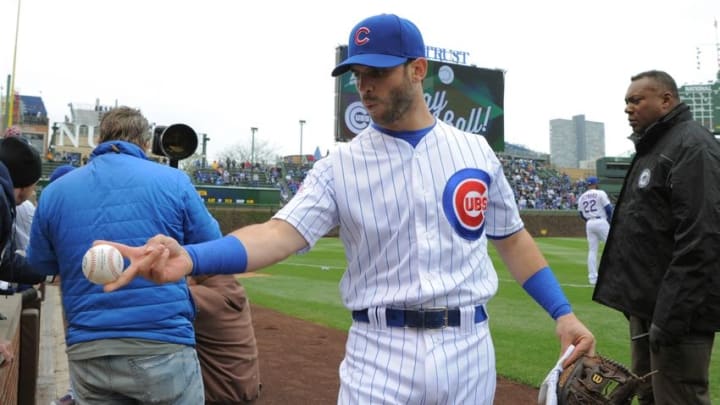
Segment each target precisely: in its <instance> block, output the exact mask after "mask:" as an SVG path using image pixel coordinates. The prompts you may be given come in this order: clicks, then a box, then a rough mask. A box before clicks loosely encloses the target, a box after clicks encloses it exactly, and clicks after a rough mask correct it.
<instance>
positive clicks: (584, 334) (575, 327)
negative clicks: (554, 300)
mask: <svg viewBox="0 0 720 405" xmlns="http://www.w3.org/2000/svg"><path fill="white" fill-rule="evenodd" d="M556 322H557V323H556V326H555V333H556V334H557V335H558V337H559V338H560V353H565V350H566V349H567V348H568V347H569V346H570V345H574V346H575V350H573V352H572V354H571V355H570V356H568V358H566V359H565V361H564V362H563V364H562V366H563V368H565V367H567V366H569V365H571V364H572V363H574V362H575V360H577V359H579V358H580V357H582V355H584V354H587V355H588V356H594V355H595V336H593V334H592V332H590V330H589V329H588V328H586V327H585V325H583V323H582V322H580V320H578V319H577V317H576V316H575V314H573V313H569V314H566V315H563V316H561V317H559V318H558V319H557V321H556Z"/></svg>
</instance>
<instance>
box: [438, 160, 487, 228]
mask: <svg viewBox="0 0 720 405" xmlns="http://www.w3.org/2000/svg"><path fill="white" fill-rule="evenodd" d="M490 183H491V179H490V175H489V174H488V173H486V172H484V171H482V170H480V169H462V170H460V171H458V172H457V173H455V174H453V175H452V176H451V177H450V179H448V182H447V184H446V185H445V190H443V197H442V205H443V211H445V217H447V220H448V222H450V225H451V226H452V227H453V229H455V232H457V233H458V235H460V236H461V237H463V238H464V239H467V240H471V241H474V240H477V239H479V238H480V236H481V235H482V233H483V230H484V229H485V211H486V210H487V207H488V191H489V189H490Z"/></svg>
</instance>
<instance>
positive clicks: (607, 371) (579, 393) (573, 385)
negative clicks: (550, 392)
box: [557, 354, 643, 405]
mask: <svg viewBox="0 0 720 405" xmlns="http://www.w3.org/2000/svg"><path fill="white" fill-rule="evenodd" d="M642 381H643V378H641V377H638V376H637V375H635V374H634V373H633V372H632V371H630V370H628V369H627V368H626V367H625V366H623V365H622V364H620V363H618V362H616V361H614V360H611V359H608V358H607V357H604V356H601V355H599V354H598V355H596V356H594V357H590V356H583V357H580V358H579V359H578V360H576V361H575V363H573V364H572V365H570V366H568V367H567V368H566V369H564V370H563V371H562V373H561V374H560V378H559V379H558V385H557V399H558V405H594V404H612V405H626V404H627V405H629V404H630V403H631V402H632V399H633V397H635V394H637V389H638V386H639V385H640V383H641V382H642Z"/></svg>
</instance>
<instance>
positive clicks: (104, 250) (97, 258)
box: [82, 245, 125, 285]
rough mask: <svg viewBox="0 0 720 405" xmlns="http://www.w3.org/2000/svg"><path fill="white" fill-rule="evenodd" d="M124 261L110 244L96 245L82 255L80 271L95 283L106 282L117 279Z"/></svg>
mask: <svg viewBox="0 0 720 405" xmlns="http://www.w3.org/2000/svg"><path fill="white" fill-rule="evenodd" d="M124 267H125V262H124V260H123V257H122V254H120V251H119V250H117V249H116V248H114V247H112V246H110V245H96V246H93V247H91V248H90V249H88V251H87V252H85V256H83V261H82V271H83V274H85V277H87V279H88V280H90V281H91V282H93V283H95V284H101V285H102V284H107V283H109V282H111V281H115V280H117V278H118V277H120V274H121V273H122V272H123V270H125V269H124Z"/></svg>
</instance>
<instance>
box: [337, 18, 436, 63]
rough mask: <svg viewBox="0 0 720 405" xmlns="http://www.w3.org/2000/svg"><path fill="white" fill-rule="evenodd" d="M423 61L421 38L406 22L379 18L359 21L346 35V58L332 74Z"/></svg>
mask: <svg viewBox="0 0 720 405" xmlns="http://www.w3.org/2000/svg"><path fill="white" fill-rule="evenodd" d="M424 57H425V42H424V41H423V38H422V34H420V30H419V29H418V27H417V26H415V24H413V23H412V22H411V21H410V20H406V19H404V18H400V17H398V16H396V15H395V14H380V15H376V16H372V17H368V18H366V19H364V20H362V21H360V22H359V23H358V24H357V25H356V26H355V27H354V28H353V29H352V31H351V32H350V38H349V39H348V57H347V59H345V60H344V61H342V63H340V64H339V65H337V66H336V67H335V69H333V71H332V75H333V76H339V75H341V74H343V73H345V72H347V71H348V70H349V69H350V66H351V65H364V66H370V67H375V68H389V67H394V66H398V65H401V64H403V63H405V62H407V61H408V60H409V59H417V58H424Z"/></svg>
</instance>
